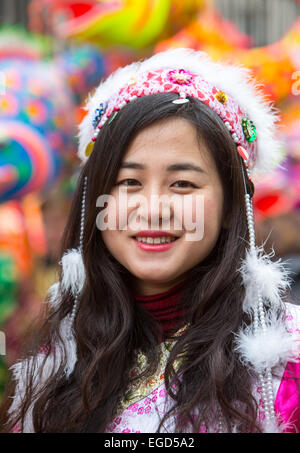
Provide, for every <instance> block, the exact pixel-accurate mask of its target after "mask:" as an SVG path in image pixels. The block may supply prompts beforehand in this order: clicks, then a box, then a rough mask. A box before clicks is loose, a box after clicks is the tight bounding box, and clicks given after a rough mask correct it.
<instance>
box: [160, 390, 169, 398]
mask: <svg viewBox="0 0 300 453" xmlns="http://www.w3.org/2000/svg"><path fill="white" fill-rule="evenodd" d="M166 394H167V391H166V389H161V390H160V392H159V396H160V397H161V398H164V397H165V396H166Z"/></svg>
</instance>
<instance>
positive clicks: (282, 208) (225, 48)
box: [0, 0, 300, 402]
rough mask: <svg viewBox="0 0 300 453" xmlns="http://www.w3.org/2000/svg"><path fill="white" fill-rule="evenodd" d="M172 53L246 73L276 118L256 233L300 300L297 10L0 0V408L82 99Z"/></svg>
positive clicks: (44, 275)
mask: <svg viewBox="0 0 300 453" xmlns="http://www.w3.org/2000/svg"><path fill="white" fill-rule="evenodd" d="M170 47H191V48H194V49H199V50H205V51H206V52H208V53H209V54H210V56H211V57H212V58H213V59H216V60H217V59H219V58H222V59H224V60H227V61H230V62H233V63H239V64H243V65H245V66H247V67H249V68H251V70H252V72H253V74H254V75H255V77H256V79H257V81H258V82H259V83H261V84H263V90H264V92H265V95H266V97H267V99H269V100H271V101H272V102H274V103H275V106H276V107H277V108H278V109H279V110H280V112H281V124H280V127H279V130H278V134H279V135H280V137H281V138H282V139H283V143H284V145H283V149H282V153H283V154H284V155H285V168H284V169H281V170H280V171H277V172H276V174H275V175H274V174H273V175H265V176H264V177H263V178H261V179H260V180H258V181H256V193H255V196H254V208H255V218H256V228H257V237H258V241H259V242H260V243H262V242H264V243H265V248H266V250H267V251H271V249H272V248H274V250H275V252H276V255H277V257H280V258H282V260H283V261H285V262H286V263H287V266H288V267H289V268H290V269H291V271H292V277H293V283H292V286H291V294H290V296H289V297H290V298H291V300H293V301H294V303H300V209H299V208H300V190H299V189H300V1H299V0H214V1H213V0H184V1H183V0H115V1H113V0H98V1H97V0H81V1H80V0H78V1H73V0H1V2H0V331H1V332H4V333H5V338H6V345H5V346H6V351H5V352H6V353H5V354H2V355H0V402H1V395H2V392H3V389H4V386H5V382H6V378H7V370H8V368H9V367H10V366H11V365H12V364H13V363H14V362H15V360H16V359H17V358H18V355H19V352H20V348H21V346H22V344H21V343H22V342H21V337H22V335H23V333H24V332H25V331H26V329H28V327H29V326H30V323H31V321H32V319H34V317H35V316H36V315H37V314H38V313H39V310H40V308H41V306H42V304H43V300H44V298H45V295H46V292H47V289H48V288H49V286H50V285H51V284H52V283H54V282H55V281H56V280H57V266H58V260H59V258H60V257H59V246H60V239H61V235H62V232H63V229H64V226H65V222H66V218H67V215H68V211H69V207H70V202H71V200H72V195H73V192H74V188H75V185H76V180H77V177H78V172H79V161H78V158H77V157H76V147H77V139H76V134H77V125H78V123H79V122H80V120H81V119H82V118H83V115H84V111H83V109H82V105H83V104H84V102H85V99H86V96H87V94H88V92H90V91H91V90H93V89H94V88H95V87H96V86H97V85H98V84H99V81H100V79H101V78H103V77H106V76H107V75H109V74H110V73H111V72H112V71H113V70H115V69H116V68H117V67H119V66H124V65H126V64H128V63H130V62H131V61H134V60H136V59H140V58H143V57H147V56H150V55H152V54H153V53H155V52H158V51H161V50H165V49H167V48H170ZM3 352H4V351H3V348H2V350H1V348H0V354H1V353H3Z"/></svg>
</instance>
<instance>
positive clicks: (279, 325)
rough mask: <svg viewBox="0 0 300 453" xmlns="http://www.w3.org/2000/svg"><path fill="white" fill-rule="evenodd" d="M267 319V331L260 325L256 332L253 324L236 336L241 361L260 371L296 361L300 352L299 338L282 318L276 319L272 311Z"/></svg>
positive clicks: (236, 348)
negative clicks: (288, 328) (291, 332)
mask: <svg viewBox="0 0 300 453" xmlns="http://www.w3.org/2000/svg"><path fill="white" fill-rule="evenodd" d="M265 320H266V330H265V331H263V329H262V327H261V326H260V327H259V328H258V330H257V332H254V326H253V324H251V325H250V326H248V327H246V328H245V329H241V330H240V332H239V333H238V335H237V336H236V347H235V350H236V351H237V352H238V353H239V354H240V358H241V361H242V362H243V363H245V364H249V363H250V364H252V366H253V368H254V369H255V370H256V371H257V372H258V373H260V372H262V371H264V370H265V369H266V368H273V367H274V366H275V365H277V364H278V363H286V362H287V361H296V360H297V356H298V353H299V346H298V344H297V339H296V338H295V337H294V336H293V335H291V334H290V333H289V332H288V331H287V328H286V325H285V323H284V322H283V321H282V320H281V319H276V318H275V315H274V314H273V313H272V312H271V313H269V314H268V316H266V318H265Z"/></svg>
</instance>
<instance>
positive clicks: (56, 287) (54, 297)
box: [48, 282, 61, 309]
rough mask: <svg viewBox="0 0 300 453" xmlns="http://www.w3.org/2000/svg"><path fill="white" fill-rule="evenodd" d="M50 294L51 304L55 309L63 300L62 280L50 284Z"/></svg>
mask: <svg viewBox="0 0 300 453" xmlns="http://www.w3.org/2000/svg"><path fill="white" fill-rule="evenodd" d="M48 295H49V302H48V303H49V305H50V306H51V307H52V308H54V309H55V308H57V307H58V306H59V304H60V302H61V296H60V282H56V283H53V285H51V286H50V288H49V289H48Z"/></svg>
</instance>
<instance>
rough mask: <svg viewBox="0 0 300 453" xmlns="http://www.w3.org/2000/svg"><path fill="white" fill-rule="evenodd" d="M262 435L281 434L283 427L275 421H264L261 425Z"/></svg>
mask: <svg viewBox="0 0 300 453" xmlns="http://www.w3.org/2000/svg"><path fill="white" fill-rule="evenodd" d="M262 428H263V432H264V433H277V434H280V433H283V432H284V428H285V426H284V425H283V424H281V423H280V422H279V421H276V420H265V421H264V422H263V424H262Z"/></svg>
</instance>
